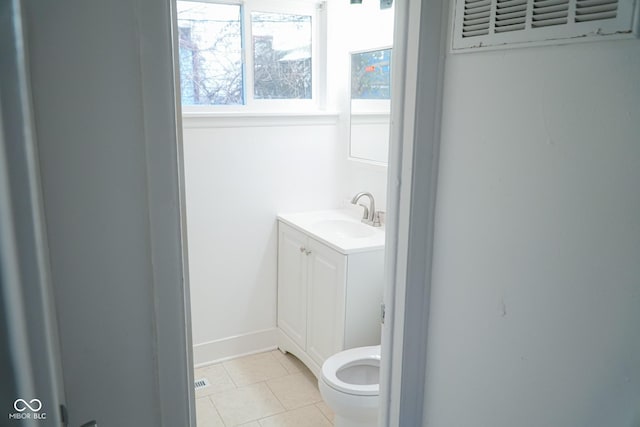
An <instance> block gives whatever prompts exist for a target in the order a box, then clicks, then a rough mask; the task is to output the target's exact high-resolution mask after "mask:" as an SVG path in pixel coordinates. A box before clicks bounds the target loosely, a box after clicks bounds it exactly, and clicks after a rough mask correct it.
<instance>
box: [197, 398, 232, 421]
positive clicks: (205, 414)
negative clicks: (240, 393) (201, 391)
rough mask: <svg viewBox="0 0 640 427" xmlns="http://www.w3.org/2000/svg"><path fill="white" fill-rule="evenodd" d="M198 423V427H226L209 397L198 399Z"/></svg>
mask: <svg viewBox="0 0 640 427" xmlns="http://www.w3.org/2000/svg"><path fill="white" fill-rule="evenodd" d="M196 422H197V425H198V427H225V426H224V423H223V422H222V419H221V418H220V415H219V414H218V411H216V408H215V407H214V406H213V403H212V402H211V400H209V398H208V397H203V398H201V399H196Z"/></svg>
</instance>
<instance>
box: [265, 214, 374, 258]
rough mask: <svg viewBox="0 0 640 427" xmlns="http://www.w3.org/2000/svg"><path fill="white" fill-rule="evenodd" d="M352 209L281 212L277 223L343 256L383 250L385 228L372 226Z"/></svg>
mask: <svg viewBox="0 0 640 427" xmlns="http://www.w3.org/2000/svg"><path fill="white" fill-rule="evenodd" d="M360 219H361V216H360V215H357V214H355V213H354V212H353V210H349V209H341V210H326V211H314V212H296V213H282V214H280V215H278V220H280V221H282V222H284V223H285V224H287V225H289V226H291V227H293V228H296V229H298V230H300V231H301V232H303V233H305V234H308V235H309V236H311V237H312V238H314V239H316V240H319V241H321V242H322V243H324V244H326V245H327V246H330V247H332V248H333V249H335V250H337V251H338V252H340V253H343V254H345V255H346V254H350V253H356V252H367V251H375V250H380V249H384V235H385V231H384V226H382V227H372V226H370V225H366V224H364V223H362V222H361V221H360Z"/></svg>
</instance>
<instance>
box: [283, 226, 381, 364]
mask: <svg viewBox="0 0 640 427" xmlns="http://www.w3.org/2000/svg"><path fill="white" fill-rule="evenodd" d="M383 264H384V250H383V249H382V248H377V249H375V250H369V251H362V252H357V253H341V252H340V251H339V250H337V249H336V248H333V247H331V246H329V245H327V244H325V243H323V242H321V241H320V240H318V239H317V238H314V236H313V235H311V234H308V233H305V232H304V230H300V229H297V228H294V227H292V226H291V225H289V224H286V223H284V222H282V221H279V222H278V329H279V347H280V349H281V350H283V351H286V352H290V353H293V354H294V355H295V356H297V357H298V359H300V360H301V361H302V362H303V363H305V364H306V365H307V366H308V367H309V369H310V370H311V371H312V372H313V373H314V374H315V375H316V376H317V375H319V373H320V367H321V366H322V363H323V362H324V361H325V360H326V359H327V358H328V357H329V356H331V355H332V354H335V353H337V352H339V351H341V350H344V349H347V348H353V347H360V346H365V345H375V344H379V343H380V303H381V302H382V283H383Z"/></svg>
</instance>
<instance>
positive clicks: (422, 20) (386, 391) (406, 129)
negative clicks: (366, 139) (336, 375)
mask: <svg viewBox="0 0 640 427" xmlns="http://www.w3.org/2000/svg"><path fill="white" fill-rule="evenodd" d="M171 15H172V16H171V22H172V33H173V34H172V38H173V42H174V43H173V46H174V57H175V58H178V54H177V46H178V43H177V42H178V40H177V38H178V35H177V30H176V29H177V12H176V0H171ZM448 22H449V20H448V2H447V1H445V0H396V2H395V30H394V53H393V55H394V61H393V72H392V75H393V81H392V93H393V94H395V95H393V97H392V101H391V102H392V111H391V136H390V152H389V166H388V177H387V188H388V190H387V192H388V202H387V208H388V211H389V212H388V215H387V224H386V231H387V238H386V255H385V271H386V272H385V291H384V303H385V306H386V316H385V319H386V321H385V323H384V325H383V333H382V361H383V363H382V364H381V380H380V381H381V382H380V395H381V399H380V401H381V408H380V411H381V417H380V422H379V425H380V426H381V427H387V426H394V427H395V426H403V427H404V426H406V427H415V426H417V425H422V424H423V421H422V420H423V413H424V408H423V407H424V401H425V393H424V392H425V380H426V354H427V331H428V320H429V315H428V314H429V296H430V289H431V258H432V244H433V231H434V230H433V224H434V217H435V202H436V189H437V187H436V184H437V174H438V155H439V145H440V119H441V112H442V92H443V85H444V63H445V53H446V40H447V33H446V31H447V29H448V28H449V25H448ZM174 67H175V69H174V75H175V78H176V80H177V79H178V78H179V77H178V76H179V72H178V69H177V64H176V62H175V61H174ZM175 87H176V88H177V87H179V82H178V81H176V86H175ZM174 96H175V99H176V113H177V117H176V125H177V129H178V130H179V129H181V105H180V94H179V92H177V91H176V92H175V94H174ZM177 134H178V135H177V140H178V153H177V154H178V164H179V165H178V169H179V170H178V175H179V176H178V178H179V182H180V192H181V198H180V208H181V217H182V251H183V260H184V270H185V284H184V291H185V311H186V313H185V315H186V316H185V317H186V319H185V320H186V333H187V335H188V336H189V337H190V334H191V325H190V320H189V319H190V315H191V313H190V309H189V304H188V301H189V294H188V279H187V277H186V276H187V274H188V273H187V272H188V267H187V266H188V264H187V244H186V227H185V212H186V209H185V200H184V182H185V177H184V157H183V153H182V138H181V132H180V131H178V132H177ZM161 313H162V312H160V315H161ZM190 352H191V349H187V354H190ZM192 369H193V368H192V367H190V368H189V371H190V378H189V380H192V375H193V371H192ZM189 404H190V407H191V420H190V421H191V426H192V427H195V411H194V406H195V398H194V396H193V394H191V393H190V394H189Z"/></svg>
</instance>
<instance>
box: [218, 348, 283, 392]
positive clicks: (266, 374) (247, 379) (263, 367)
mask: <svg viewBox="0 0 640 427" xmlns="http://www.w3.org/2000/svg"><path fill="white" fill-rule="evenodd" d="M223 365H224V367H225V369H226V370H227V372H228V373H229V375H230V376H231V378H232V379H233V382H234V383H236V385H237V386H242V385H247V384H253V383H257V382H260V381H265V380H268V379H271V378H277V377H281V376H284V375H287V374H288V372H287V370H286V369H285V368H284V367H283V366H282V365H281V364H280V362H278V361H277V360H276V358H275V357H274V356H273V354H271V352H270V351H269V352H266V353H258V354H252V355H250V356H245V357H240V358H238V359H233V360H229V361H227V362H224V363H223Z"/></svg>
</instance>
